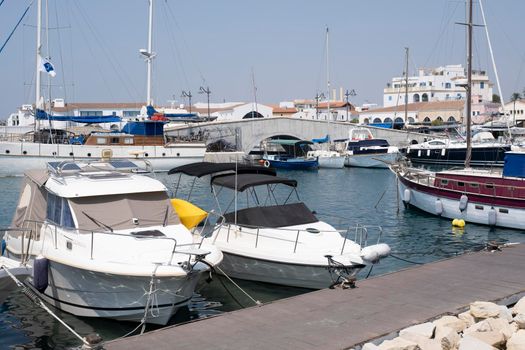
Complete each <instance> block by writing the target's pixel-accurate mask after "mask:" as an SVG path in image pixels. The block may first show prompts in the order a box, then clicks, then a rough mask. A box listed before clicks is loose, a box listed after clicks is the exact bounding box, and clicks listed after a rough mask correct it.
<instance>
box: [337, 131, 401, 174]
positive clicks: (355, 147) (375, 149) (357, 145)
mask: <svg viewBox="0 0 525 350" xmlns="http://www.w3.org/2000/svg"><path fill="white" fill-rule="evenodd" d="M335 143H336V144H337V145H338V147H339V148H342V151H343V152H344V154H345V155H346V159H345V166H349V167H359V168H384V169H388V166H389V164H391V163H393V162H394V161H395V160H396V159H397V157H398V155H399V149H398V148H397V147H395V146H390V144H389V143H388V141H387V140H385V139H376V138H374V137H373V135H372V133H371V132H370V130H368V129H367V128H354V129H351V130H350V132H349V138H348V139H343V140H336V141H335Z"/></svg>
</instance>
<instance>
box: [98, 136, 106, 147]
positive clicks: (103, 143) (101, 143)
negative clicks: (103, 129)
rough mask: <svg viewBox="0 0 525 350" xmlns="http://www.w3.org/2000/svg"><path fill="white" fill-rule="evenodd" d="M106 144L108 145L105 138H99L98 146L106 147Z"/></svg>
mask: <svg viewBox="0 0 525 350" xmlns="http://www.w3.org/2000/svg"><path fill="white" fill-rule="evenodd" d="M105 144H106V138H105V137H97V145H105Z"/></svg>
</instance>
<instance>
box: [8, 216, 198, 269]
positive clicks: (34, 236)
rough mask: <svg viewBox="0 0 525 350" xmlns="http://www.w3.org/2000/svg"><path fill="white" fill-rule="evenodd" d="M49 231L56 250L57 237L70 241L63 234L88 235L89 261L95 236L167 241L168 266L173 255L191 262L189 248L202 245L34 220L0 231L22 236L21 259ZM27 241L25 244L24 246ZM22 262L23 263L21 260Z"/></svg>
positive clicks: (171, 238)
mask: <svg viewBox="0 0 525 350" xmlns="http://www.w3.org/2000/svg"><path fill="white" fill-rule="evenodd" d="M48 229H49V230H50V236H52V237H53V243H52V244H53V248H54V249H58V239H59V236H62V237H65V238H67V239H69V240H70V239H71V236H69V235H65V234H64V233H65V232H67V233H68V234H82V235H90V237H91V238H90V243H89V257H90V259H91V260H93V259H94V255H95V253H96V251H95V247H96V244H95V243H96V236H97V235H101V236H103V237H107V236H115V237H122V238H124V239H132V240H134V241H137V240H141V241H143V240H164V241H169V242H171V243H172V247H173V248H172V249H171V250H170V258H169V261H168V262H167V263H168V264H172V262H173V257H174V256H175V254H177V253H179V254H186V255H188V261H190V260H191V257H192V256H193V255H198V254H196V253H195V254H194V253H192V250H191V248H200V247H201V245H202V241H201V242H196V243H185V244H179V243H178V242H177V240H176V239H175V238H173V237H165V236H164V237H162V236H146V235H136V236H133V235H130V234H127V233H118V232H111V231H96V230H85V229H78V228H68V227H61V226H58V225H50V224H49V223H48V222H45V221H35V220H25V221H24V222H23V224H22V227H21V228H6V229H2V230H1V231H3V232H5V233H7V232H8V231H9V232H16V234H17V235H20V234H21V235H22V237H21V238H22V240H21V249H22V255H23V258H25V259H29V255H30V244H31V241H38V240H40V237H41V231H42V232H45V230H48ZM26 241H27V244H26ZM22 261H24V260H23V259H22Z"/></svg>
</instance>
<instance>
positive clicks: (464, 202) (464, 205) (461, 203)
mask: <svg viewBox="0 0 525 350" xmlns="http://www.w3.org/2000/svg"><path fill="white" fill-rule="evenodd" d="M467 204H468V197H467V195H466V194H462V195H461V197H460V198H459V210H461V211H464V210H465V209H467Z"/></svg>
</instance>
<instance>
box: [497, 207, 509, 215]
mask: <svg viewBox="0 0 525 350" xmlns="http://www.w3.org/2000/svg"><path fill="white" fill-rule="evenodd" d="M499 212H500V213H503V214H508V213H509V210H508V209H503V208H500V209H499Z"/></svg>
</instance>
